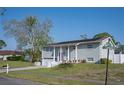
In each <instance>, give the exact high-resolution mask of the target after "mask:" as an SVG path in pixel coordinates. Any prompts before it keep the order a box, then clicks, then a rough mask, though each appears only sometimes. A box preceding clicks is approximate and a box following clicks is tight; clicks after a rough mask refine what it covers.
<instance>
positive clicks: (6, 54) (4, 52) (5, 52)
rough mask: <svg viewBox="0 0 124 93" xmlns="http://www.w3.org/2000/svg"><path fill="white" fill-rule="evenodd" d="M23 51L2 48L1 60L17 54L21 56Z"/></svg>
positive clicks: (0, 51) (0, 52)
mask: <svg viewBox="0 0 124 93" xmlns="http://www.w3.org/2000/svg"><path fill="white" fill-rule="evenodd" d="M21 54H22V52H20V51H13V50H0V60H4V61H5V60H7V57H10V56H13V55H16V56H20V55H21Z"/></svg>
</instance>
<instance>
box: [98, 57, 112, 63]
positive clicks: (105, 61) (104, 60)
mask: <svg viewBox="0 0 124 93" xmlns="http://www.w3.org/2000/svg"><path fill="white" fill-rule="evenodd" d="M100 63H101V64H106V63H107V58H101V59H100ZM108 63H109V64H111V63H112V60H109V62H108Z"/></svg>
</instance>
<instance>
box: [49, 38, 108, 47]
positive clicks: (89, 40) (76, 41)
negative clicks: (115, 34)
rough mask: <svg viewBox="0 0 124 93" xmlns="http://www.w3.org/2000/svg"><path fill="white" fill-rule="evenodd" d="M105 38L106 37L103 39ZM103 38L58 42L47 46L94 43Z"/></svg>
mask: <svg viewBox="0 0 124 93" xmlns="http://www.w3.org/2000/svg"><path fill="white" fill-rule="evenodd" d="M105 38H106V37H105ZM105 38H93V39H84V40H72V41H64V42H58V43H52V44H49V45H59V44H60V45H61V44H71V43H80V42H87V43H88V42H94V41H101V40H103V39H105Z"/></svg>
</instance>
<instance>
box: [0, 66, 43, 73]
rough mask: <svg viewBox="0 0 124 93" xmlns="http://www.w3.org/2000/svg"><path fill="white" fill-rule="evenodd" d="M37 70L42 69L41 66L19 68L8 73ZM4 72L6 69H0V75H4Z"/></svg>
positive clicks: (11, 69)
mask: <svg viewBox="0 0 124 93" xmlns="http://www.w3.org/2000/svg"><path fill="white" fill-rule="evenodd" d="M38 68H42V67H41V66H30V67H20V68H10V69H9V72H10V71H18V70H31V69H38ZM4 72H6V69H0V73H4Z"/></svg>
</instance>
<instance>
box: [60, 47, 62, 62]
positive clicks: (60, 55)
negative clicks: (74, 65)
mask: <svg viewBox="0 0 124 93" xmlns="http://www.w3.org/2000/svg"><path fill="white" fill-rule="evenodd" d="M60 62H62V47H61V46H60Z"/></svg>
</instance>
